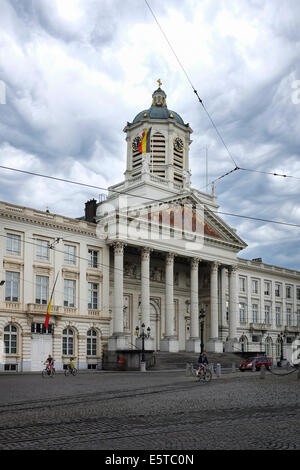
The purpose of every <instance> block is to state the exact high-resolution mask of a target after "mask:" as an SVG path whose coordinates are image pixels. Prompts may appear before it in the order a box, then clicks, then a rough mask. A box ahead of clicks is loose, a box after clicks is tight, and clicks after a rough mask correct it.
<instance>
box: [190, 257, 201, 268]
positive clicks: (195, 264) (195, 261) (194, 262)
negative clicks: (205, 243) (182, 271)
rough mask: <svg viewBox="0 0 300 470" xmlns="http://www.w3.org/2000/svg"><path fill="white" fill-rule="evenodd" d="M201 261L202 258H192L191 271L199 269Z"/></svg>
mask: <svg viewBox="0 0 300 470" xmlns="http://www.w3.org/2000/svg"><path fill="white" fill-rule="evenodd" d="M199 261H200V258H192V259H191V269H193V270H196V269H198V266H199Z"/></svg>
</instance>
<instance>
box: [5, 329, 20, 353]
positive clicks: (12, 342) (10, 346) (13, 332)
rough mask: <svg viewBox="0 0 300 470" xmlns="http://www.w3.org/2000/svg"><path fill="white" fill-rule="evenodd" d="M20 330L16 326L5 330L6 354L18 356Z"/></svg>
mask: <svg viewBox="0 0 300 470" xmlns="http://www.w3.org/2000/svg"><path fill="white" fill-rule="evenodd" d="M17 339H18V329H17V327H16V326H14V325H7V326H6V327H5V328H4V354H17Z"/></svg>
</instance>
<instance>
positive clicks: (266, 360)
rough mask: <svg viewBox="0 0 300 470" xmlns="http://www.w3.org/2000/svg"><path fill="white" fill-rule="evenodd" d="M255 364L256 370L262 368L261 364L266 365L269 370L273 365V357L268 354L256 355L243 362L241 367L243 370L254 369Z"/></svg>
mask: <svg viewBox="0 0 300 470" xmlns="http://www.w3.org/2000/svg"><path fill="white" fill-rule="evenodd" d="M253 365H254V366H255V369H256V370H260V368H261V366H265V368H266V369H268V370H269V369H270V368H271V367H272V359H271V358H270V357H266V356H260V357H254V358H253V359H250V360H249V361H244V362H242V363H241V364H240V367H239V369H240V371H242V372H244V371H245V370H252V368H253Z"/></svg>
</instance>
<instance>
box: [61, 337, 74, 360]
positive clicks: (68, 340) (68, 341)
mask: <svg viewBox="0 0 300 470" xmlns="http://www.w3.org/2000/svg"><path fill="white" fill-rule="evenodd" d="M73 346H74V341H73V337H72V336H63V342H62V353H63V355H64V356H73V354H74V353H73V350H74V347H73Z"/></svg>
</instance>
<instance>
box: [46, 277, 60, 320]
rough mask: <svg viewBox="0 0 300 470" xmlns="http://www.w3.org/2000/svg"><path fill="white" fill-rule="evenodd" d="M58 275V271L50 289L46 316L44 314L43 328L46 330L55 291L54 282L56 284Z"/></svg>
mask: <svg viewBox="0 0 300 470" xmlns="http://www.w3.org/2000/svg"><path fill="white" fill-rule="evenodd" d="M58 275H59V271H58V272H57V274H56V278H55V282H54V284H53V288H52V292H51V296H50V300H49V303H48V308H47V314H46V318H45V328H48V325H49V318H50V310H51V304H52V297H53V294H54V289H55V286H56V282H57V278H58Z"/></svg>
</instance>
